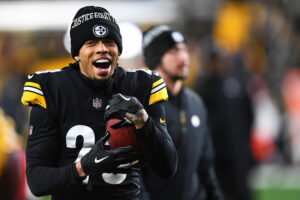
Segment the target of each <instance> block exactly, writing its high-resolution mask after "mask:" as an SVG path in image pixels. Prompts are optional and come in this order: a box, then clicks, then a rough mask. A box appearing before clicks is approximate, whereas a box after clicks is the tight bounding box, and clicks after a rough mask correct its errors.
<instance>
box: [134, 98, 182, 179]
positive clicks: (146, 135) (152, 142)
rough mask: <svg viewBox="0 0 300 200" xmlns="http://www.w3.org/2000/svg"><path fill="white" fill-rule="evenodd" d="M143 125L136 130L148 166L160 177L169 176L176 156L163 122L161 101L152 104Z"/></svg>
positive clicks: (172, 171) (173, 171)
mask: <svg viewBox="0 0 300 200" xmlns="http://www.w3.org/2000/svg"><path fill="white" fill-rule="evenodd" d="M147 112H148V115H149V118H148V120H147V122H146V123H145V125H144V126H143V127H142V128H140V129H137V130H136V134H137V137H138V139H139V141H140V143H141V146H142V149H143V153H144V156H145V158H146V160H147V161H148V164H149V165H150V167H151V168H152V169H153V170H154V171H155V172H156V173H157V174H158V175H159V176H160V177H162V178H169V177H170V176H172V175H173V174H174V173H175V172H176V170H177V162H178V156H177V151H176V149H175V146H174V144H173V141H172V139H171V137H170V135H169V133H168V130H167V126H166V123H165V110H164V106H163V102H157V103H155V104H152V105H151V106H150V107H149V109H148V111H147Z"/></svg>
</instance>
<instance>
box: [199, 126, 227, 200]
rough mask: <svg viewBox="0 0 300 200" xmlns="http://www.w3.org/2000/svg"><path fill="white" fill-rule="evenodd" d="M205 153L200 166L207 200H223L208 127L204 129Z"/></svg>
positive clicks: (200, 176)
mask: <svg viewBox="0 0 300 200" xmlns="http://www.w3.org/2000/svg"><path fill="white" fill-rule="evenodd" d="M204 130H205V133H204V134H205V137H204V141H203V142H204V144H205V147H204V153H203V158H202V159H201V162H200V164H199V170H198V172H199V178H200V180H201V182H202V183H203V186H204V187H205V190H206V196H207V197H206V199H207V200H223V199H224V197H223V194H222V191H221V188H220V186H219V183H218V179H217V176H216V172H215V169H214V155H213V154H214V152H213V144H212V140H211V137H210V133H209V130H208V128H207V127H205V128H204Z"/></svg>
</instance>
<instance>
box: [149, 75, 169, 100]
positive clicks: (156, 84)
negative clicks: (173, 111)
mask: <svg viewBox="0 0 300 200" xmlns="http://www.w3.org/2000/svg"><path fill="white" fill-rule="evenodd" d="M167 100H168V92H167V88H166V84H165V82H164V80H163V79H162V78H161V77H160V76H159V75H158V74H157V73H156V72H153V83H152V89H151V94H150V98H149V105H152V104H154V103H156V102H159V101H167Z"/></svg>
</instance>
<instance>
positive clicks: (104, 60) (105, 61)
mask: <svg viewBox="0 0 300 200" xmlns="http://www.w3.org/2000/svg"><path fill="white" fill-rule="evenodd" d="M108 62H109V60H108V59H100V60H96V61H95V63H108Z"/></svg>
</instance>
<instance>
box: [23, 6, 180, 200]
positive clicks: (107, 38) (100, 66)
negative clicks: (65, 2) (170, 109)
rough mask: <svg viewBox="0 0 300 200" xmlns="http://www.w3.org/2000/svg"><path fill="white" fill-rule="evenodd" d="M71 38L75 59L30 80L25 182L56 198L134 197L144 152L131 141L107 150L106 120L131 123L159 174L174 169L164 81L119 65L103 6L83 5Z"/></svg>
mask: <svg viewBox="0 0 300 200" xmlns="http://www.w3.org/2000/svg"><path fill="white" fill-rule="evenodd" d="M70 38H71V54H72V57H73V58H74V60H75V61H76V62H75V63H72V64H70V66H68V67H65V68H63V69H61V70H53V71H40V72H36V73H34V74H31V75H29V76H28V79H27V81H26V82H25V86H24V92H23V96H22V103H23V104H24V105H27V106H32V110H31V114H30V126H29V129H30V132H29V136H28V141H27V147H26V161H27V162H26V164H27V166H26V175H27V180H28V185H29V187H30V189H31V191H32V192H33V194H35V195H37V196H42V195H51V196H52V199H55V200H60V199H64V200H65V199H73V200H74V199H75V200H76V199H85V200H86V199H87V200H88V199H103V200H105V199H109V200H117V199H122V200H136V199H138V194H139V193H140V183H139V168H137V165H135V163H138V162H137V160H138V159H139V155H138V153H137V152H136V151H135V150H134V148H133V147H130V146H128V147H121V148H117V149H114V150H112V149H110V147H109V144H108V142H107V141H108V138H109V137H110V134H109V133H108V132H107V131H106V122H107V121H109V120H110V119H112V118H118V119H120V120H121V122H122V123H121V124H126V123H130V124H132V125H133V126H134V134H135V135H136V137H137V139H138V141H139V143H140V145H141V148H142V152H143V157H144V158H145V160H146V162H147V164H148V166H149V167H151V168H152V169H153V170H154V171H155V172H156V173H157V175H158V176H160V177H162V178H168V177H170V176H171V175H173V174H174V173H175V171H176V168H177V152H176V150H175V147H174V145H173V141H172V139H171V137H170V136H169V134H168V132H167V127H166V124H165V122H164V119H165V112H164V107H163V102H164V101H166V100H167V99H168V95H167V91H166V87H165V84H164V81H163V80H162V79H161V77H160V76H159V75H158V74H157V73H155V72H153V71H146V70H130V71H128V70H125V69H123V68H122V67H120V66H118V59H119V56H120V55H121V53H122V37H121V34H120V30H119V26H118V24H117V23H116V21H115V19H114V18H113V17H112V16H111V15H110V13H109V12H108V11H107V10H106V9H104V8H101V7H94V6H87V7H83V8H81V9H79V11H78V12H77V13H76V15H75V17H74V19H73V22H72V25H71V30H70Z"/></svg>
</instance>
